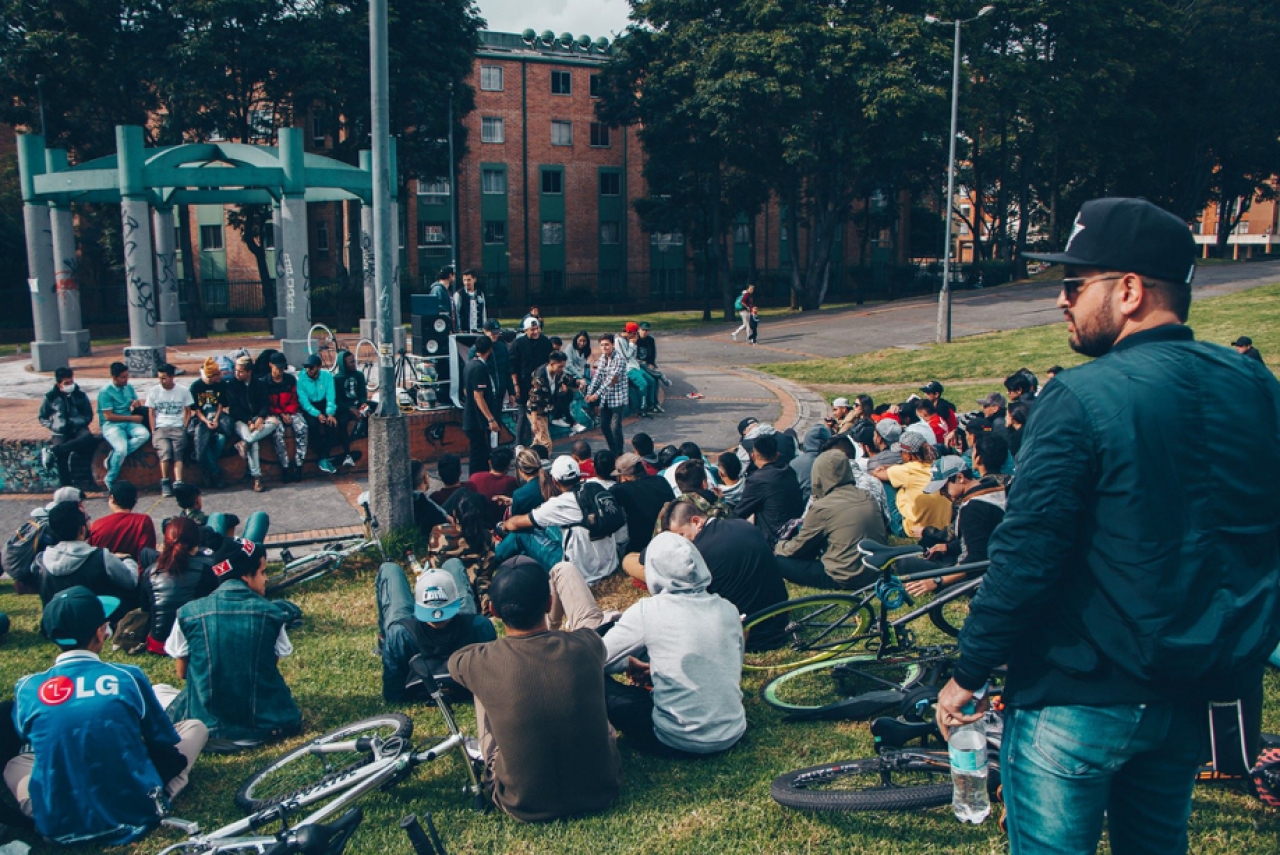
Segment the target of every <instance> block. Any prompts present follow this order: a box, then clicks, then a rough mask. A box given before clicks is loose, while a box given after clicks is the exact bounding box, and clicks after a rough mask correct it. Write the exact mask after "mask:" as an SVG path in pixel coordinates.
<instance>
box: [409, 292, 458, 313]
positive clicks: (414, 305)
mask: <svg viewBox="0 0 1280 855" xmlns="http://www.w3.org/2000/svg"><path fill="white" fill-rule="evenodd" d="M409 314H411V315H430V316H432V317H434V316H436V315H444V316H445V317H446V318H447V317H449V316H450V315H452V314H453V313H452V312H451V311H450V307H449V298H448V297H445V298H444V299H439V298H437V297H436V296H435V295H433V294H411V295H409Z"/></svg>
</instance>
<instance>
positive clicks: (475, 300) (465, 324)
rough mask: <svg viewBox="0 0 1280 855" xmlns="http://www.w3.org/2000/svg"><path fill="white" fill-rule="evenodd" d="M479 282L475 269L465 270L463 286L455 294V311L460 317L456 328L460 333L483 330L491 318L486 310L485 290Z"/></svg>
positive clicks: (455, 314)
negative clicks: (483, 290) (481, 288)
mask: <svg viewBox="0 0 1280 855" xmlns="http://www.w3.org/2000/svg"><path fill="white" fill-rule="evenodd" d="M477 283H478V279H477V276H476V272H475V271H474V270H467V271H464V272H463V274H462V287H461V288H460V289H458V290H457V291H456V292H455V293H454V295H453V313H454V316H455V317H457V319H458V325H457V327H456V329H457V331H458V332H460V333H478V332H481V331H482V330H483V329H484V322H485V321H486V320H488V319H489V316H488V315H487V314H486V312H485V304H484V292H482V291H481V290H480V288H479V286H478V284H477Z"/></svg>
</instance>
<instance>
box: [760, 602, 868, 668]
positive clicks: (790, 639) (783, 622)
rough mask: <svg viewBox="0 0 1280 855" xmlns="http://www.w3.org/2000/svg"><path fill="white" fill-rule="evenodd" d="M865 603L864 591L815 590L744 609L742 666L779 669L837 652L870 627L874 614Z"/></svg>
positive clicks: (845, 649)
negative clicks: (745, 645) (751, 611)
mask: <svg viewBox="0 0 1280 855" xmlns="http://www.w3.org/2000/svg"><path fill="white" fill-rule="evenodd" d="M869 603H870V598H869V597H866V596H862V597H860V596H857V595H854V594H818V595H817V596H813V597H800V598H799V599H795V600H787V601H786V602H784V603H778V604H776V605H773V606H770V607H769V608H767V609H761V610H760V611H758V612H756V613H755V614H753V615H749V616H748V617H747V619H746V620H745V621H744V622H743V629H745V630H746V631H747V642H748V649H747V652H746V654H745V655H744V656H743V661H742V668H743V670H744V671H778V670H782V669H788V668H796V667H798V666H800V665H808V664H810V663H812V662H820V661H822V660H824V659H830V658H832V657H833V656H838V655H839V654H841V653H843V652H845V651H847V650H848V649H849V648H850V647H851V646H852V645H853V644H854V643H855V642H856V641H857V640H858V639H859V638H861V637H862V636H864V635H866V634H867V633H868V632H869V631H870V628H871V625H872V623H873V622H874V621H875V614H874V613H873V612H872V610H871V606H870V604H869ZM761 642H763V644H761ZM759 647H762V648H763V649H753V648H759Z"/></svg>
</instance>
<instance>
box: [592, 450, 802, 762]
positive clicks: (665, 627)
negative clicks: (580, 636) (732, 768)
mask: <svg viewBox="0 0 1280 855" xmlns="http://www.w3.org/2000/svg"><path fill="white" fill-rule="evenodd" d="M788 471H789V470H788ZM645 558H646V564H645V582H646V584H647V585H648V587H649V591H650V593H651V594H652V595H653V596H651V597H646V598H644V599H642V600H640V601H638V602H637V603H635V604H634V605H632V606H631V607H630V608H628V609H627V610H626V611H625V612H623V614H622V617H621V618H619V619H618V622H617V623H616V624H614V627H613V629H612V630H610V631H609V634H608V635H606V636H605V637H604V643H605V649H606V651H607V659H606V663H605V671H606V672H609V673H618V672H622V671H626V672H628V674H629V675H630V676H631V677H632V679H633V680H635V681H637V682H644V683H652V686H653V689H652V691H650V690H648V689H647V688H645V687H644V686H642V685H623V684H622V683H619V682H617V681H615V680H607V681H605V698H606V702H607V704H608V710H609V721H610V722H611V723H612V724H613V726H614V727H616V728H617V729H618V730H620V731H622V734H623V736H625V737H626V738H627V741H628V742H630V743H631V744H632V745H634V746H635V747H636V748H639V749H640V750H643V751H648V752H653V753H659V754H665V755H669V756H691V755H692V756H703V755H707V754H716V753H719V752H721V751H727V750H728V749H730V748H732V747H733V746H734V745H735V744H737V742H738V740H739V739H741V738H742V734H743V733H745V732H746V729H747V717H746V713H745V711H744V710H743V707H742V688H741V681H742V652H743V637H742V619H741V617H740V616H739V613H738V609H737V608H735V607H734V605H733V604H732V603H730V602H729V601H728V600H726V599H724V598H723V597H719V596H717V595H715V594H712V593H709V592H708V591H707V588H708V586H710V584H711V572H710V571H709V570H708V569H707V564H706V562H705V561H704V560H703V559H702V556H701V555H700V554H699V553H698V550H697V549H695V548H694V546H693V544H692V543H690V542H689V541H688V540H686V539H685V538H683V537H681V536H679V535H677V534H673V533H671V532H663V533H662V534H660V535H658V536H657V537H655V538H654V539H653V541H652V542H651V543H650V544H649V548H648V549H647V550H646V553H645ZM645 655H647V661H646V660H642V659H641V658H639V657H641V656H645Z"/></svg>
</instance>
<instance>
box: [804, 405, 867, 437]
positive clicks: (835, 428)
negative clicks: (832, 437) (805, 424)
mask: <svg viewBox="0 0 1280 855" xmlns="http://www.w3.org/2000/svg"><path fill="white" fill-rule="evenodd" d="M855 418H856V416H855V415H854V414H853V406H852V405H850V403H849V399H848V398H836V399H835V400H834V401H832V402H831V415H830V417H828V418H827V419H824V421H825V422H826V425H827V431H828V433H844V432H845V431H847V430H852V429H853V422H854V419H855ZM809 432H810V433H812V432H813V428H810V429H809Z"/></svg>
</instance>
